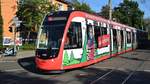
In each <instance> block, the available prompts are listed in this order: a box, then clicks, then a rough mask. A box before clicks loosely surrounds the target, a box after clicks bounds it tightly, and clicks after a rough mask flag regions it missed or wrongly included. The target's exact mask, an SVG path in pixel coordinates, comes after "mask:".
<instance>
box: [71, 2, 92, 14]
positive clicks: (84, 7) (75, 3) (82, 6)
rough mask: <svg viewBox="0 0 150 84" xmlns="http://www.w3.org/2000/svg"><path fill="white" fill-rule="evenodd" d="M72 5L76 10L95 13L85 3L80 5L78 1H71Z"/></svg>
mask: <svg viewBox="0 0 150 84" xmlns="http://www.w3.org/2000/svg"><path fill="white" fill-rule="evenodd" d="M71 3H72V6H73V7H74V9H75V10H82V11H87V12H90V13H94V11H93V10H92V9H91V7H90V6H89V5H88V4H87V3H85V2H82V3H80V2H79V1H78V0H71Z"/></svg>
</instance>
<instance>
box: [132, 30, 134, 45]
mask: <svg viewBox="0 0 150 84" xmlns="http://www.w3.org/2000/svg"><path fill="white" fill-rule="evenodd" d="M132 38H133V40H132V42H133V43H135V33H134V32H133V33H132Z"/></svg>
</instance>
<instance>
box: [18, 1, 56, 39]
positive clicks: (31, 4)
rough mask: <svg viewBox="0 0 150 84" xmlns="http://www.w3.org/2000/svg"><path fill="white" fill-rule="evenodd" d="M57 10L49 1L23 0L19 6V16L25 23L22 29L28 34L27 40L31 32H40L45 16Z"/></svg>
mask: <svg viewBox="0 0 150 84" xmlns="http://www.w3.org/2000/svg"><path fill="white" fill-rule="evenodd" d="M55 9H57V7H56V6H55V5H52V4H51V3H50V2H49V0H21V2H20V3H19V5H18V12H17V16H18V17H19V19H20V20H21V21H23V23H22V25H21V27H22V30H24V31H23V32H24V33H25V35H27V34H26V32H28V35H27V39H28V38H29V36H30V32H37V31H38V28H39V26H40V24H41V22H42V20H43V18H44V16H45V15H46V14H47V13H49V12H50V11H53V10H55Z"/></svg>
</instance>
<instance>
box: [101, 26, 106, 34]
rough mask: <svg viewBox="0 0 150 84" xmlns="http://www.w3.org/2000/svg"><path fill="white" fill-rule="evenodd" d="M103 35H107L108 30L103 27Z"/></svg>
mask: <svg viewBox="0 0 150 84" xmlns="http://www.w3.org/2000/svg"><path fill="white" fill-rule="evenodd" d="M101 31H102V35H107V28H106V27H101Z"/></svg>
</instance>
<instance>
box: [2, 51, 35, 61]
mask: <svg viewBox="0 0 150 84" xmlns="http://www.w3.org/2000/svg"><path fill="white" fill-rule="evenodd" d="M33 56H35V50H24V51H19V52H18V53H17V55H16V56H3V57H0V61H17V60H18V59H20V58H26V57H33Z"/></svg>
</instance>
